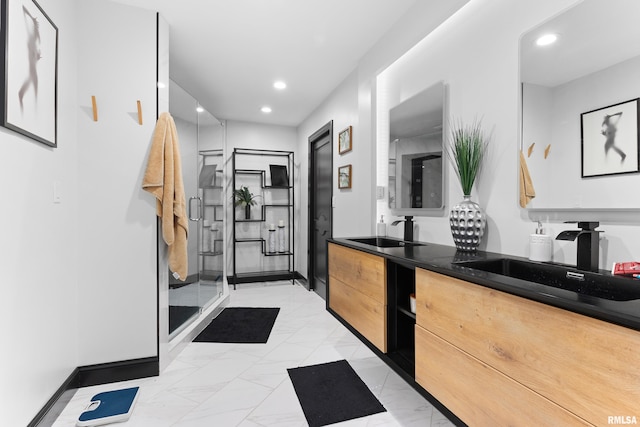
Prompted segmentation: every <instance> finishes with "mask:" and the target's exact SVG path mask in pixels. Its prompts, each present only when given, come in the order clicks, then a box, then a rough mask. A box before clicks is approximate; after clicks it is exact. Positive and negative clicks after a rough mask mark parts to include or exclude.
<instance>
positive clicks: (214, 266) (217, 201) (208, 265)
mask: <svg viewBox="0 0 640 427" xmlns="http://www.w3.org/2000/svg"><path fill="white" fill-rule="evenodd" d="M198 154H200V156H201V157H202V160H201V162H202V163H201V164H202V166H205V165H210V164H211V162H212V161H215V162H216V164H217V165H219V164H222V158H223V153H222V150H201V151H199V153H198ZM223 179H224V178H223V170H222V169H216V171H215V179H214V180H213V182H212V184H205V185H199V187H200V189H201V191H202V192H201V194H202V207H201V209H202V212H201V220H200V226H199V227H198V228H199V232H200V236H201V238H200V244H199V245H200V247H199V248H198V255H199V257H200V261H199V262H200V266H199V268H200V279H201V280H209V281H216V282H217V281H219V280H220V278H221V277H222V275H223V257H222V256H223V255H224V249H223V245H224V243H223V241H224V240H223V238H222V235H223V224H224V222H223V220H224V203H223V199H224V187H223V186H222V182H223ZM205 219H206V220H208V221H210V223H211V224H213V223H217V224H218V236H217V237H216V239H215V243H216V244H215V245H214V246H213V247H211V245H210V246H209V247H207V248H205V247H204V246H203V242H204V241H205V240H207V239H205V238H204V233H210V231H209V230H208V229H206V228H205V227H204V220H205Z"/></svg>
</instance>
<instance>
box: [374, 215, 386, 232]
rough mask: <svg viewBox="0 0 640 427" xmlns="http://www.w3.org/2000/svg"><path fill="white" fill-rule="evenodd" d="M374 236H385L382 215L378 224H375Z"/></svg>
mask: <svg viewBox="0 0 640 427" xmlns="http://www.w3.org/2000/svg"><path fill="white" fill-rule="evenodd" d="M376 236H378V237H386V236H387V224H385V223H384V215H380V222H379V223H377V224H376Z"/></svg>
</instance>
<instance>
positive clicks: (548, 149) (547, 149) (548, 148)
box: [544, 144, 551, 159]
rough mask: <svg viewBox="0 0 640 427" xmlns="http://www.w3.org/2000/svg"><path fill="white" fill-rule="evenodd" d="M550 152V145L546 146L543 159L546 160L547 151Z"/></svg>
mask: <svg viewBox="0 0 640 427" xmlns="http://www.w3.org/2000/svg"><path fill="white" fill-rule="evenodd" d="M550 150H551V144H549V145H547V148H545V149H544V158H545V159H546V158H547V157H548V156H549V151H550Z"/></svg>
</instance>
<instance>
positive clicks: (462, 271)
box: [329, 238, 640, 331]
mask: <svg viewBox="0 0 640 427" xmlns="http://www.w3.org/2000/svg"><path fill="white" fill-rule="evenodd" d="M329 242H332V243H336V244H339V245H342V246H346V247H350V248H353V249H358V250H361V251H363V252H368V253H371V254H374V255H380V256H383V257H385V258H387V259H388V260H390V261H392V262H396V263H400V264H405V265H409V266H413V267H420V268H424V269H426V270H431V271H434V272H436V273H441V274H444V275H447V276H451V277H456V278H458V279H462V280H466V281H468V282H472V283H476V284H478V285H481V286H485V287H488V288H492V289H496V290H499V291H503V292H507V293H509V294H512V295H517V296H520V297H523V298H527V299H530V300H533V301H538V302H541V303H544V304H548V305H552V306H555V307H559V308H562V309H565V310H569V311H572V312H575V313H579V314H583V315H586V316H589V317H593V318H596V319H600V320H604V321H607V322H610V323H615V324H618V325H621V326H624V327H627V328H631V329H635V330H637V331H640V299H635V300H629V301H613V300H608V299H604V298H596V297H592V296H587V295H583V294H579V293H577V292H572V291H569V290H565V289H559V288H556V287H553V286H546V285H542V284H538V283H534V282H529V281H527V280H521V279H516V278H512V277H507V276H503V275H500V274H494V273H489V272H485V271H481V270H476V269H471V268H468V267H465V266H463V265H460V264H457V263H459V262H461V261H475V260H484V259H496V258H510V259H516V260H526V259H525V258H521V257H515V256H509V255H504V254H499V253H493V252H483V251H477V252H472V253H471V252H462V251H457V250H456V248H455V247H453V246H444V245H438V244H433V243H427V242H418V243H421V244H422V246H404V247H394V248H380V247H376V246H371V245H368V244H364V243H358V242H353V241H351V240H349V239H346V238H334V239H329ZM556 265H561V264H556ZM563 266H565V265H563ZM565 267H569V268H570V267H572V266H568V265H567V266H565ZM599 273H600V274H602V275H605V276H607V275H611V273H610V272H607V271H604V270H601V271H600V272H599ZM627 280H629V281H632V282H633V284H634V285H635V284H637V286H638V287H640V280H637V279H631V278H629V279H627Z"/></svg>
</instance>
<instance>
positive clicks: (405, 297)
mask: <svg viewBox="0 0 640 427" xmlns="http://www.w3.org/2000/svg"><path fill="white" fill-rule="evenodd" d="M387 284H388V286H387V292H388V295H387V301H388V305H387V319H388V335H387V339H388V347H387V350H388V351H387V354H388V356H389V357H390V358H391V359H392V360H393V361H394V362H395V363H396V364H397V365H398V366H399V367H400V368H401V369H402V370H403V371H405V372H406V373H407V374H409V375H410V376H411V377H413V376H414V373H415V324H416V315H415V314H414V313H412V312H411V309H410V303H409V295H410V294H414V295H415V292H416V282H415V267H413V266H411V265H409V264H403V263H398V262H394V261H390V260H387Z"/></svg>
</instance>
